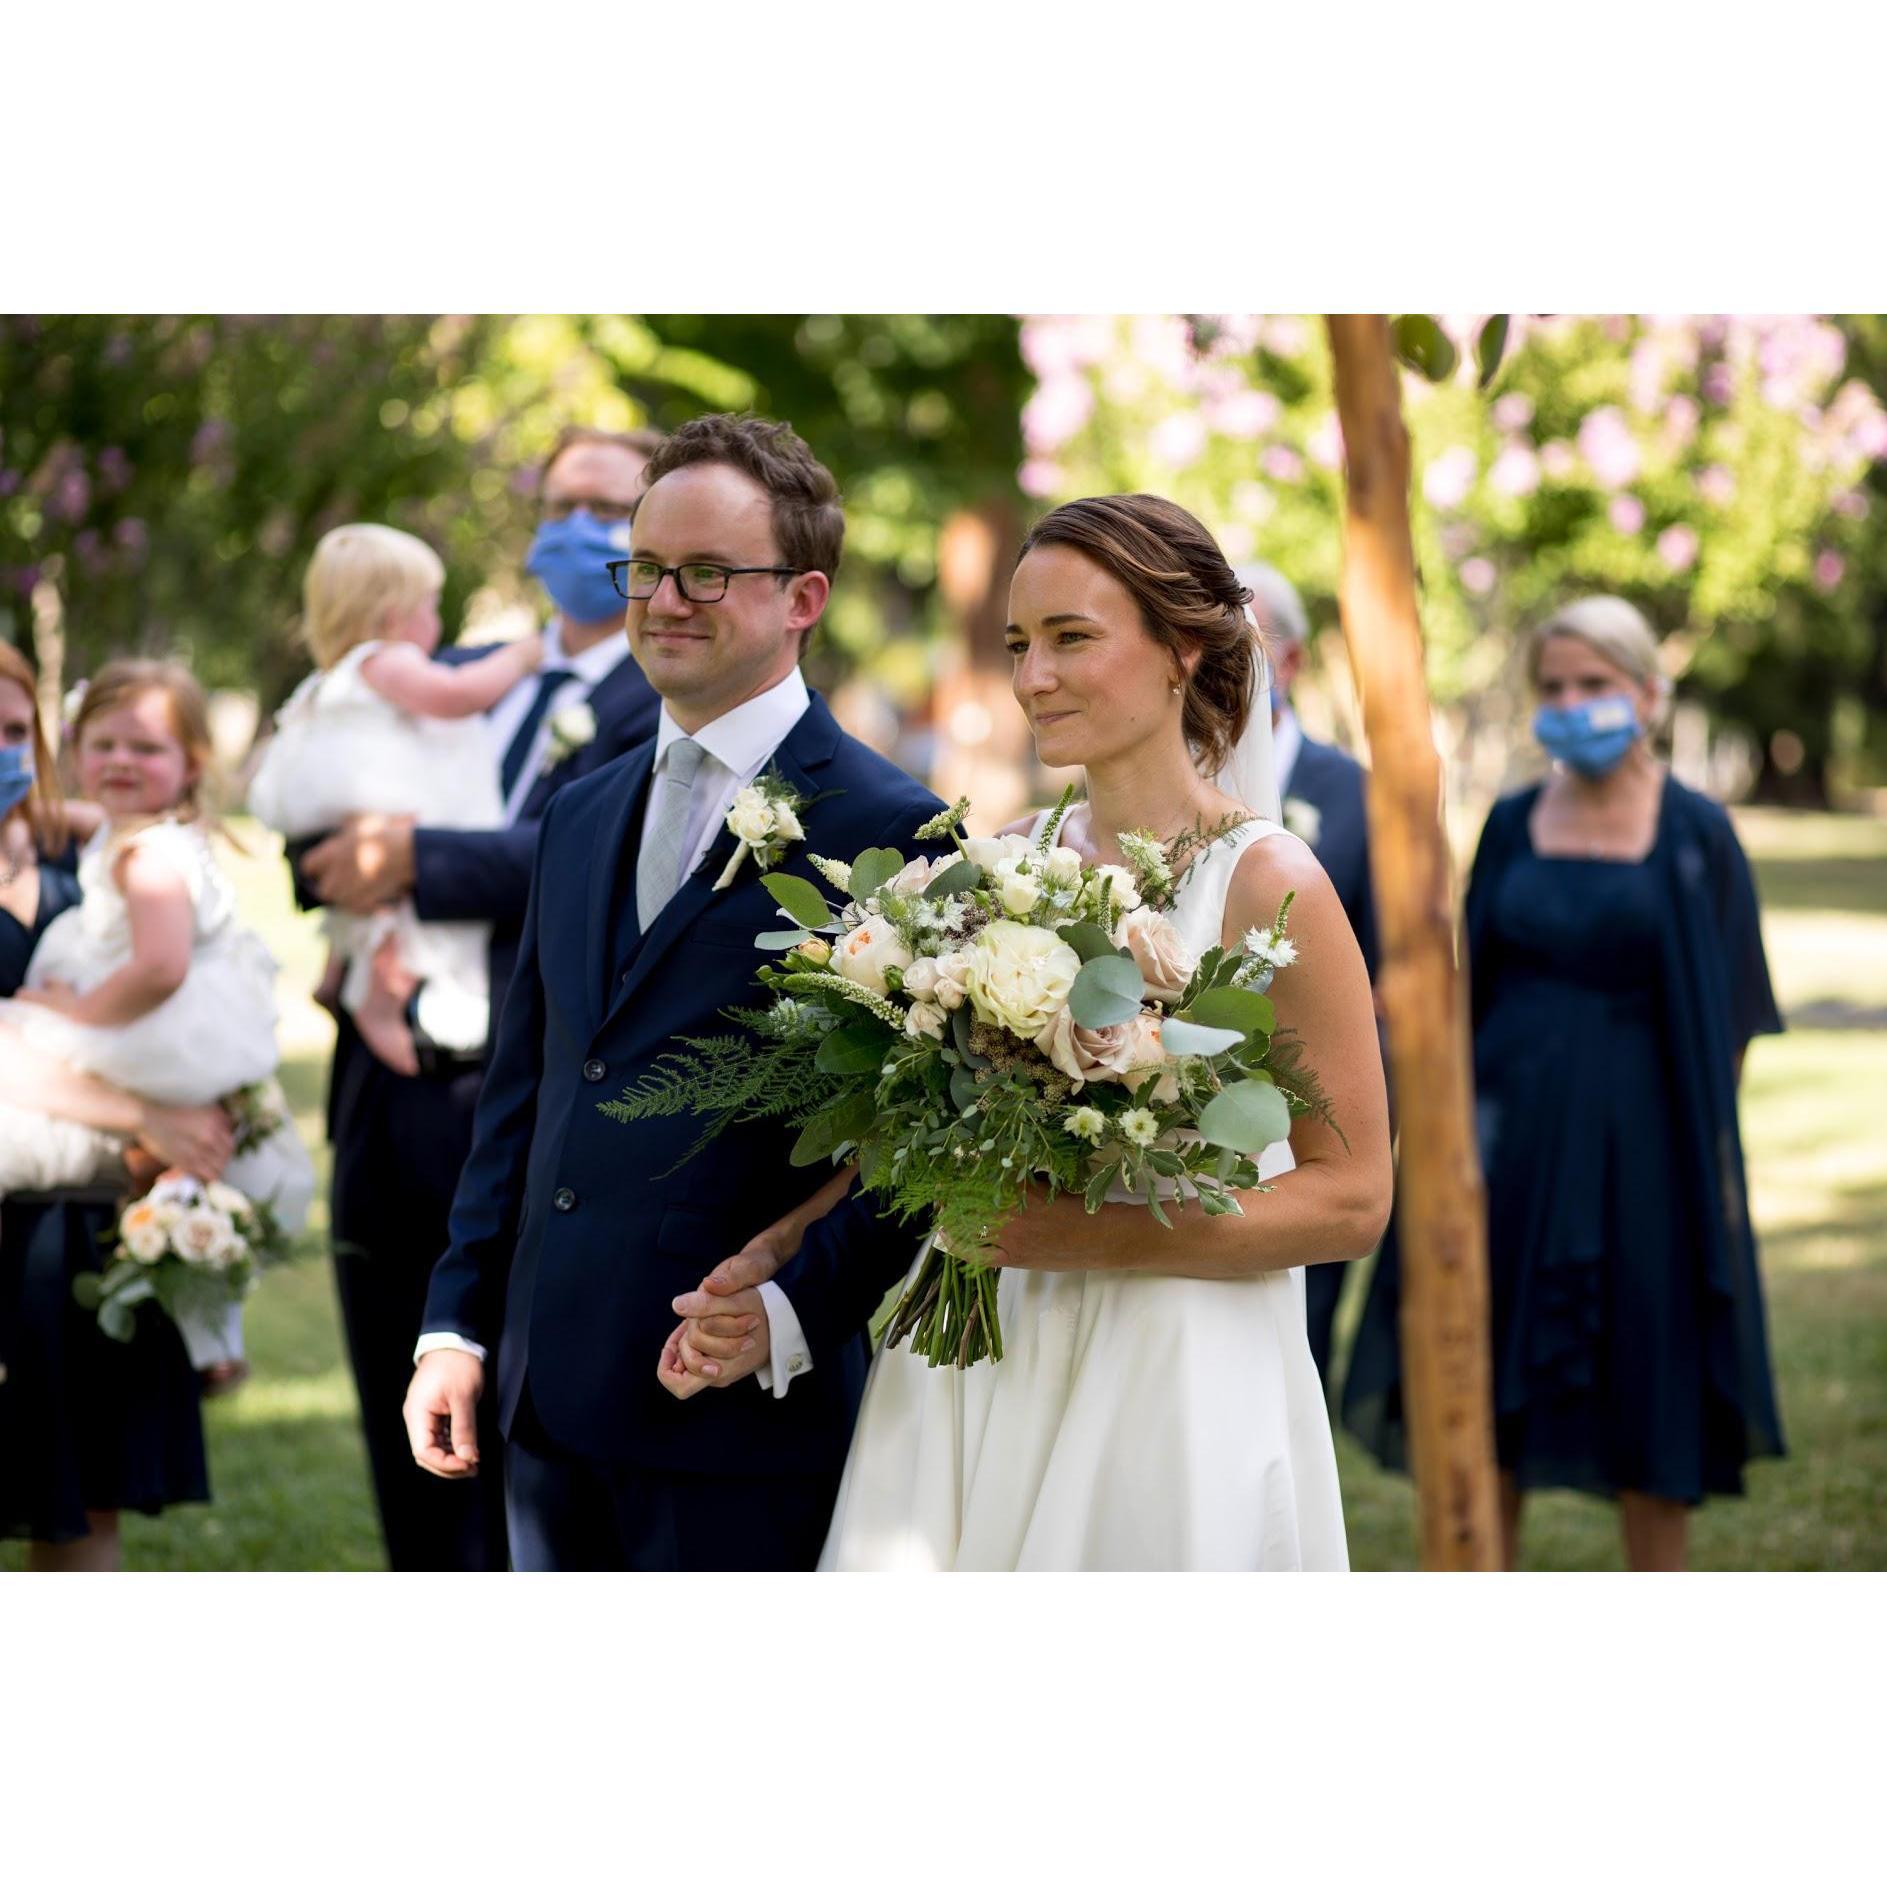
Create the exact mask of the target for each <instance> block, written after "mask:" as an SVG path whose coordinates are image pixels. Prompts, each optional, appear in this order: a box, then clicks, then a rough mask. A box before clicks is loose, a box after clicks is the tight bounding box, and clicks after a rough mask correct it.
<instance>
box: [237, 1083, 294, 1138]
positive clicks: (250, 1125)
mask: <svg viewBox="0 0 1887 1887" xmlns="http://www.w3.org/2000/svg"><path fill="white" fill-rule="evenodd" d="M223 1112H224V1113H225V1114H227V1115H228V1116H229V1124H230V1126H231V1127H232V1128H233V1129H234V1130H235V1135H236V1151H237V1153H239V1154H242V1153H254V1152H255V1151H256V1149H257V1148H258V1147H260V1146H261V1145H262V1143H263V1142H264V1141H265V1140H268V1139H270V1138H271V1137H272V1136H273V1135H275V1134H278V1133H280V1132H281V1131H282V1129H283V1128H284V1127H286V1126H287V1125H288V1119H289V1115H288V1101H287V1098H286V1096H284V1095H283V1093H282V1084H281V1083H280V1082H279V1081H277V1080H276V1079H275V1078H274V1077H273V1076H271V1077H270V1078H269V1079H268V1080H266V1081H252V1082H250V1083H249V1085H248V1086H247V1087H246V1088H238V1089H237V1090H236V1091H235V1093H233V1094H226V1095H224V1096H223Z"/></svg>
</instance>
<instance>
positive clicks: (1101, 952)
mask: <svg viewBox="0 0 1887 1887" xmlns="http://www.w3.org/2000/svg"><path fill="white" fill-rule="evenodd" d="M1055 934H1056V936H1058V937H1059V938H1060V939H1061V940H1062V942H1063V943H1065V944H1066V945H1067V946H1068V948H1069V949H1070V950H1072V951H1073V952H1074V953H1075V955H1076V956H1078V957H1079V958H1080V959H1081V961H1082V962H1083V963H1092V962H1093V961H1094V960H1095V958H1096V957H1117V956H1119V955H1120V952H1119V951H1118V950H1117V949H1116V948H1115V947H1114V940H1113V938H1111V937H1110V936H1109V935H1108V934H1107V932H1106V931H1104V930H1103V929H1102V928H1101V927H1100V925H1099V924H1064V925H1063V926H1062V927H1061V929H1060V930H1058V931H1057V932H1056V933H1055Z"/></svg>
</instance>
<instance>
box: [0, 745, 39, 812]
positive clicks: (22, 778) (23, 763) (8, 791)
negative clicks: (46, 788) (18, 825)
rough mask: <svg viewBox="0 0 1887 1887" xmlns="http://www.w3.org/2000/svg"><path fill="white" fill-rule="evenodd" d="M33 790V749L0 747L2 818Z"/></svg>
mask: <svg viewBox="0 0 1887 1887" xmlns="http://www.w3.org/2000/svg"><path fill="white" fill-rule="evenodd" d="M32 790H33V750H32V748H30V747H0V819H4V818H5V817H6V816H7V814H8V813H10V812H11V811H12V810H13V808H14V807H15V806H17V805H18V804H19V803H20V802H21V801H22V800H23V799H24V798H25V797H26V796H27V794H28V793H30V792H31V791H32Z"/></svg>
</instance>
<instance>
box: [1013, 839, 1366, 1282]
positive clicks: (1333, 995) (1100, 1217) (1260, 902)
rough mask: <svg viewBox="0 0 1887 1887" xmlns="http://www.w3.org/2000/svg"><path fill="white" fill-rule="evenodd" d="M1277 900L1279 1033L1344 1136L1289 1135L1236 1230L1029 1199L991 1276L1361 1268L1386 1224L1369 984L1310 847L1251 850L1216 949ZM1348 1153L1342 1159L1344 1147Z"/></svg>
mask: <svg viewBox="0 0 1887 1887" xmlns="http://www.w3.org/2000/svg"><path fill="white" fill-rule="evenodd" d="M1287 891H1295V892H1296V893H1297V899H1296V902H1295V903H1294V904H1293V905H1292V906H1291V918H1290V928H1291V938H1292V941H1293V942H1294V943H1295V944H1296V946H1297V956H1298V960H1297V961H1296V962H1295V963H1293V964H1291V965H1290V966H1289V967H1288V968H1286V969H1283V970H1280V971H1279V972H1278V974H1277V977H1276V980H1275V981H1274V982H1273V984H1272V986H1271V999H1272V1002H1273V1004H1274V1005H1275V1007H1276V1009H1277V1015H1278V1026H1279V1027H1280V1028H1282V1029H1292V1030H1295V1031H1296V1033H1297V1035H1298V1037H1299V1038H1300V1040H1301V1041H1302V1043H1303V1050H1304V1066H1305V1067H1307V1068H1310V1069H1313V1070H1315V1072H1316V1075H1317V1078H1318V1080H1319V1081H1320V1082H1321V1083H1322V1084H1323V1089H1324V1092H1325V1093H1326V1094H1327V1095H1328V1096H1329V1097H1330V1104H1331V1108H1332V1111H1333V1112H1334V1114H1335V1117H1336V1121H1337V1124H1338V1126H1340V1127H1341V1128H1342V1130H1343V1134H1342V1137H1339V1135H1338V1134H1337V1132H1336V1130H1335V1129H1334V1128H1331V1127H1328V1126H1325V1125H1324V1124H1323V1123H1322V1122H1320V1121H1317V1120H1315V1119H1312V1118H1309V1117H1306V1118H1304V1119H1301V1120H1299V1121H1298V1122H1297V1123H1296V1125H1295V1126H1294V1127H1293V1129H1292V1132H1291V1152H1292V1154H1293V1155H1294V1156H1295V1158H1296V1160H1297V1166H1296V1169H1295V1170H1294V1171H1292V1172H1289V1173H1283V1174H1280V1175H1279V1176H1278V1178H1277V1179H1276V1180H1274V1181H1272V1182H1271V1191H1270V1192H1268V1193H1255V1194H1254V1193H1248V1194H1245V1195H1244V1196H1243V1198H1242V1200H1241V1203H1242V1205H1243V1207H1244V1212H1243V1215H1242V1216H1233V1215H1232V1214H1230V1213H1228V1214H1226V1215H1225V1216H1223V1217H1221V1218H1208V1217H1206V1215H1205V1213H1204V1212H1202V1211H1200V1210H1199V1209H1198V1208H1197V1207H1191V1208H1188V1209H1187V1210H1185V1211H1183V1212H1178V1213H1172V1214H1171V1216H1172V1219H1173V1229H1172V1230H1171V1231H1170V1232H1169V1231H1167V1230H1165V1229H1164V1228H1163V1227H1162V1226H1161V1225H1160V1223H1159V1222H1158V1220H1156V1219H1155V1218H1154V1217H1153V1215H1152V1214H1151V1213H1150V1212H1148V1211H1147V1210H1146V1208H1145V1207H1144V1206H1133V1205H1108V1206H1103V1207H1102V1208H1101V1210H1100V1211H1099V1212H1096V1213H1092V1214H1090V1213H1089V1212H1088V1211H1087V1210H1086V1209H1085V1207H1084V1206H1083V1205H1082V1202H1081V1201H1080V1199H1078V1198H1072V1197H1069V1196H1067V1195H1065V1194H1064V1195H1063V1196H1061V1197H1059V1198H1057V1199H1055V1200H1052V1201H1050V1200H1047V1199H1038V1200H1037V1201H1036V1203H1034V1204H1032V1205H1031V1206H1030V1207H1029V1208H1028V1209H1027V1210H1026V1211H1024V1212H1022V1213H1020V1214H1018V1215H1017V1216H1016V1217H1015V1218H1014V1219H1012V1220H1010V1222H1009V1223H1008V1224H1007V1225H1006V1226H1005V1227H1004V1228H1003V1232H1002V1237H1001V1241H1000V1253H999V1255H998V1260H997V1261H998V1262H999V1263H1004V1264H1011V1265H1022V1266H1027V1267H1031V1268H1034V1269H1040V1270H1069V1271H1094V1270H1126V1271H1151V1272H1157V1273H1161V1274H1164V1275H1166V1276H1171V1277H1188V1278H1241V1277H1250V1276H1252V1275H1254V1274H1256V1273H1259V1272H1265V1271H1279V1270H1287V1269H1289V1268H1290V1267H1291V1266H1293V1265H1305V1264H1318V1263H1321V1262H1323V1261H1325V1260H1338V1259H1348V1258H1361V1257H1366V1256H1367V1255H1368V1254H1369V1253H1370V1252H1371V1251H1372V1250H1374V1249H1375V1246H1376V1244H1377V1241H1378V1240H1379V1239H1380V1238H1381V1237H1382V1233H1383V1229H1384V1227H1385V1226H1386V1225H1387V1224H1388V1222H1389V1205H1390V1192H1391V1171H1390V1159H1389V1117H1388V1104H1387V1100H1386V1097H1385V1093H1384V1086H1383V1070H1382V1052H1381V1049H1380V1047H1379V1045H1378V1042H1377V1037H1376V1018H1375V1011H1374V1008H1373V1006H1372V1004H1371V1001H1370V990H1369V976H1368V973H1367V972H1366V971H1365V970H1364V968H1363V958H1362V953H1361V952H1360V951H1359V950H1358V949H1357V946H1356V939H1355V936H1354V935H1353V934H1352V932H1351V930H1350V925H1349V920H1348V919H1347V918H1346V917H1345V916H1344V914H1343V906H1342V905H1341V904H1340V903H1339V902H1338V901H1337V895H1336V892H1335V891H1334V889H1332V887H1331V884H1330V880H1329V879H1328V878H1327V877H1326V876H1325V874H1324V871H1323V868H1322V867H1321V866H1320V865H1319V864H1318V863H1317V861H1316V859H1315V858H1314V857H1313V856H1312V854H1311V852H1310V849H1309V847H1308V846H1306V845H1304V844H1303V843H1302V842H1301V841H1299V840H1297V839H1294V838H1292V837H1290V836H1289V835H1287V834H1279V835H1278V836H1276V837H1274V838H1269V839H1266V840H1264V841H1262V842H1261V843H1259V844H1256V845H1252V846H1249V847H1248V848H1247V849H1246V851H1245V854H1244V856H1243V857H1242V858H1241V859H1240V860H1239V866H1238V871H1237V873H1236V874H1235V876H1234V878H1233V881H1232V888H1231V893H1230V896H1229V897H1228V899H1227V901H1226V917H1225V933H1224V941H1225V942H1226V943H1228V944H1230V943H1233V942H1235V941H1236V940H1237V938H1238V937H1239V936H1240V935H1241V934H1242V933H1243V932H1244V931H1245V930H1246V929H1249V928H1251V927H1253V926H1268V925H1269V924H1270V923H1271V921H1272V919H1273V918H1274V917H1276V915H1277V911H1278V906H1279V904H1280V903H1282V901H1283V899H1284V894H1285V893H1286V892H1287ZM1345 1139H1347V1140H1348V1142H1349V1145H1348V1147H1347V1148H1346V1147H1345V1145H1344V1140H1345Z"/></svg>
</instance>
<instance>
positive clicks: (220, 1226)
mask: <svg viewBox="0 0 1887 1887" xmlns="http://www.w3.org/2000/svg"><path fill="white" fill-rule="evenodd" d="M171 1243H172V1244H173V1245H175V1246H176V1248H177V1253H178V1256H179V1257H181V1258H182V1259H183V1260H184V1262H185V1263H186V1264H193V1265H206V1266H209V1267H211V1268H212V1269H217V1270H220V1269H221V1268H222V1267H223V1266H224V1265H226V1264H228V1263H229V1261H230V1260H231V1259H232V1258H234V1257H235V1256H236V1253H237V1251H238V1250H239V1249H240V1246H241V1241H240V1240H239V1239H238V1238H237V1237H236V1230H235V1227H234V1226H232V1225H231V1224H230V1222H229V1220H228V1219H227V1218H225V1217H224V1216H223V1214H222V1213H220V1212H218V1211H217V1210H216V1208H215V1207H214V1206H209V1205H202V1206H191V1207H190V1208H189V1210H188V1211H186V1212H185V1213H184V1214H183V1215H182V1217H180V1218H179V1219H178V1221H177V1229H176V1230H175V1231H174V1232H173V1233H172V1234H171Z"/></svg>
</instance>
